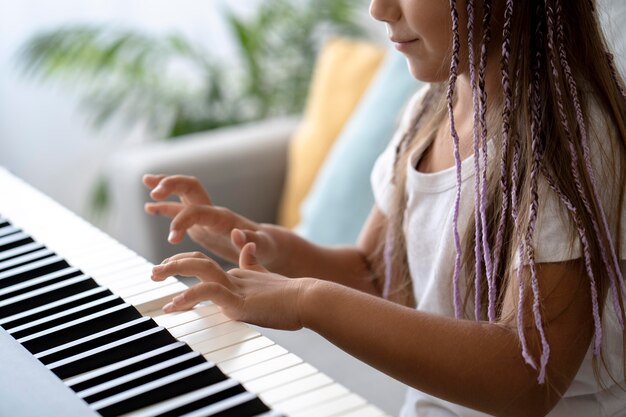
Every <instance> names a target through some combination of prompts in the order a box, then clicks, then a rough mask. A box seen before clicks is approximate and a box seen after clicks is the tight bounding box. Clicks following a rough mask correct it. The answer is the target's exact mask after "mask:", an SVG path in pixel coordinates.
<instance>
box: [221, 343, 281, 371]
mask: <svg viewBox="0 0 626 417" xmlns="http://www.w3.org/2000/svg"><path fill="white" fill-rule="evenodd" d="M286 353H288V352H287V349H285V348H283V347H282V346H278V345H272V346H269V347H266V348H264V349H261V350H257V351H256V352H252V353H248V354H246V355H243V356H240V357H238V358H234V359H231V360H228V361H225V362H222V363H221V364H220V369H221V370H222V371H223V372H224V373H226V374H231V373H233V372H236V371H239V370H240V369H245V368H247V367H249V366H253V365H257V364H259V363H261V362H265V361H268V360H270V359H274V358H276V357H278V356H281V355H284V354H286Z"/></svg>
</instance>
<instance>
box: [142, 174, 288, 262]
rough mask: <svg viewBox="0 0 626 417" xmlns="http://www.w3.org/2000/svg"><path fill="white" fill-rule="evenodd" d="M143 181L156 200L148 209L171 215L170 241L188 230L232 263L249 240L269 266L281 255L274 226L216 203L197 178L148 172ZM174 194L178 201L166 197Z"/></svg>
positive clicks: (190, 235)
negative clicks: (252, 219) (254, 220)
mask: <svg viewBox="0 0 626 417" xmlns="http://www.w3.org/2000/svg"><path fill="white" fill-rule="evenodd" d="M143 182H144V184H145V185H146V186H147V187H148V188H150V189H151V190H152V191H151V192H150V197H152V198H153V199H154V200H156V202H154V203H146V205H145V211H146V212H147V213H148V214H156V215H161V216H166V217H169V218H171V219H172V222H171V223H170V233H169V236H168V238H167V240H168V241H169V242H170V243H172V244H177V243H180V242H181V241H182V240H183V237H184V235H185V233H187V234H188V235H189V237H190V238H191V239H193V240H194V241H195V242H196V243H198V244H199V245H200V246H202V247H204V248H205V249H207V250H209V251H211V252H213V253H214V254H216V255H218V256H220V257H221V258H223V259H225V260H227V261H229V262H232V263H236V262H237V260H238V259H239V253H240V251H241V249H242V248H243V247H244V245H245V244H246V243H248V242H254V243H255V244H256V247H257V250H256V252H257V259H258V261H259V262H260V263H261V264H262V265H264V266H266V267H268V266H270V265H271V264H272V263H273V262H274V261H275V260H276V258H277V257H278V249H277V244H276V239H275V238H274V237H273V236H272V235H271V231H272V230H274V229H273V228H271V227H267V228H266V227H263V225H260V224H258V223H255V222H253V221H251V220H249V219H246V218H245V217H243V216H240V215H238V214H236V213H234V212H232V211H230V210H228V209H226V208H224V207H216V206H214V205H213V204H212V202H211V199H210V197H209V194H208V193H207V192H206V190H205V189H204V188H203V187H202V185H201V184H200V182H199V181H198V179H197V178H195V177H191V176H185V175H172V176H166V175H152V174H146V175H144V177H143ZM171 195H175V196H177V197H178V198H179V201H164V200H166V199H167V198H168V197H169V196H171Z"/></svg>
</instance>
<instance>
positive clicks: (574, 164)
mask: <svg viewBox="0 0 626 417" xmlns="http://www.w3.org/2000/svg"><path fill="white" fill-rule="evenodd" d="M546 11H547V13H546V14H547V25H548V51H549V54H550V67H551V70H552V75H553V77H554V88H555V93H556V94H555V95H556V101H557V108H558V112H559V117H560V120H561V126H562V127H563V131H564V132H565V135H566V137H567V142H568V148H569V152H570V156H571V161H570V164H571V171H572V176H573V178H574V184H575V186H576V190H577V191H578V194H579V196H580V198H581V199H582V203H583V205H584V206H585V209H586V211H587V213H588V214H589V216H590V218H591V221H592V224H593V229H594V232H595V234H596V236H600V231H599V227H598V223H597V222H596V220H595V216H593V213H592V210H591V205H590V204H589V200H588V199H587V193H586V192H585V190H584V189H583V186H582V182H581V178H580V170H579V168H578V162H579V159H578V154H577V153H576V148H575V146H574V142H573V139H572V137H573V136H572V132H571V130H570V128H569V123H568V120H567V115H566V113H565V107H564V104H563V93H562V91H561V87H560V83H559V72H558V70H557V64H556V52H555V48H554V10H553V8H552V6H551V5H550V4H548V1H547V0H546ZM584 238H585V239H586V235H585V237H584ZM581 241H582V238H581ZM585 248H586V249H585ZM583 249H584V250H589V245H586V246H585V245H583ZM584 255H585V257H588V256H589V254H588V253H585V254H584ZM605 266H606V267H607V269H608V268H610V267H609V265H608V260H606V259H605ZM588 273H589V271H588ZM589 278H590V279H592V280H593V275H589ZM609 278H610V285H611V292H612V298H613V306H614V308H615V311H616V312H618V311H620V307H619V299H618V297H619V295H618V290H617V285H616V282H615V275H614V274H610V273H609ZM594 291H595V288H594ZM592 301H593V306H594V309H595V308H596V307H597V305H596V304H597V302H598V300H597V299H596V298H594V299H593V300H592ZM617 316H618V321H619V323H620V325H621V326H622V327H623V325H624V324H623V320H622V316H621V314H618V315H617Z"/></svg>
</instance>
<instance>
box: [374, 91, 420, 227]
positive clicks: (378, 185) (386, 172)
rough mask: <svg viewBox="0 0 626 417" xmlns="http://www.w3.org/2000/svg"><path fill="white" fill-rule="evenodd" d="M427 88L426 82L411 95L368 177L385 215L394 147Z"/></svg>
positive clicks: (390, 187)
mask: <svg viewBox="0 0 626 417" xmlns="http://www.w3.org/2000/svg"><path fill="white" fill-rule="evenodd" d="M429 88H430V84H427V85H425V86H424V87H422V88H421V89H420V90H418V92H417V93H415V94H414V95H413V96H412V97H411V99H410V100H409V102H408V104H407V106H406V109H405V111H404V113H403V114H402V117H401V119H400V123H399V124H398V128H397V129H396V131H395V133H394V135H393V137H392V138H391V141H390V142H389V145H388V146H387V148H386V149H385V150H384V151H383V153H381V154H380V156H379V157H378V159H377V160H376V162H375V163H374V168H373V169H372V174H371V177H370V180H371V183H372V192H373V194H374V201H375V202H376V206H377V207H378V208H379V209H380V210H381V211H382V212H383V213H384V214H385V215H387V214H388V213H389V209H390V206H391V200H392V197H393V190H394V185H393V184H392V183H391V178H392V174H393V168H394V166H393V165H394V162H395V156H396V147H397V146H398V143H399V142H400V141H401V140H402V137H403V136H404V133H405V132H406V131H407V130H408V129H409V127H410V126H409V125H410V124H411V120H412V119H413V116H414V115H415V113H416V111H417V109H418V108H419V105H420V103H421V102H422V100H424V97H425V96H426V93H427V92H428V90H429Z"/></svg>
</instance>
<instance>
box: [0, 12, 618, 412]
mask: <svg viewBox="0 0 626 417" xmlns="http://www.w3.org/2000/svg"><path fill="white" fill-rule="evenodd" d="M368 3H369V1H367V0H263V1H261V0H246V1H235V0H209V1H204V2H199V1H195V0H194V1H191V0H178V1H176V2H171V1H165V0H106V1H105V0H92V1H89V2H85V1H71V0H52V1H51V0H21V1H14V2H10V1H8V0H0V166H3V167H5V168H7V169H9V170H10V171H12V172H13V173H14V174H16V175H17V176H18V177H20V178H22V179H24V180H26V181H27V182H28V183H30V184H32V185H34V186H35V187H36V188H38V189H40V190H41V191H43V192H44V193H46V194H48V195H50V196H51V197H52V198H53V199H54V200H56V201H58V202H60V203H61V204H63V205H65V206H66V207H68V208H69V209H71V210H72V211H74V212H76V213H78V214H79V215H81V216H83V217H85V218H87V219H88V220H90V221H92V222H94V223H96V224H97V225H98V226H99V227H101V228H102V229H104V230H105V231H107V232H109V233H110V234H112V235H113V236H114V237H116V238H118V239H119V240H120V241H122V243H124V244H126V245H128V246H129V247H130V248H131V249H134V250H135V251H137V252H138V253H139V254H141V255H142V256H144V257H146V258H147V259H148V260H150V261H152V262H157V261H160V260H161V259H163V257H165V256H169V254H170V253H173V252H176V251H183V250H189V249H193V248H194V247H193V245H192V244H191V243H190V242H186V243H185V245H182V246H180V247H176V248H171V247H170V246H169V245H167V243H166V242H165V236H166V235H167V223H168V222H167V221H166V220H163V219H161V220H159V219H148V218H147V216H145V215H144V214H143V209H142V206H143V202H144V201H146V200H147V199H148V196H147V192H146V190H145V189H144V188H143V186H142V185H141V183H140V175H141V174H142V173H144V172H155V171H156V172H163V173H188V174H191V175H196V176H198V177H199V178H201V180H202V181H203V183H204V184H205V185H206V186H207V188H208V189H209V192H210V193H211V195H212V197H213V198H214V201H215V202H216V203H218V204H220V205H224V206H227V207H230V208H232V209H234V210H236V211H238V212H240V213H242V214H244V215H247V216H249V217H251V218H253V219H254V220H257V221H268V222H274V221H277V220H278V221H281V222H282V223H283V224H285V225H289V226H290V227H293V226H296V225H297V229H296V230H298V231H299V232H300V233H302V234H303V235H305V236H307V237H309V238H310V239H312V240H314V241H316V242H318V243H327V244H329V243H330V244H349V243H353V242H354V240H355V238H356V236H357V233H358V230H359V229H360V226H361V224H362V221H363V219H364V218H365V216H366V215H367V212H368V211H369V207H371V204H372V201H373V197H372V196H371V193H370V190H369V187H370V186H369V176H368V173H369V170H370V169H371V165H372V164H373V162H374V160H375V158H376V156H377V154H378V153H379V152H380V151H381V150H382V149H384V147H385V146H386V144H387V143H388V140H389V139H390V138H391V136H392V134H393V131H394V129H395V127H396V125H397V114H398V113H399V112H401V110H402V108H403V106H404V105H405V103H406V101H407V100H408V98H409V97H410V96H411V94H412V93H413V92H414V91H416V90H417V89H418V88H419V83H416V82H415V80H412V79H411V78H410V76H409V75H408V71H406V64H405V63H404V60H403V58H402V57H401V56H400V55H399V54H396V53H395V52H394V51H390V50H389V48H388V45H387V44H388V42H386V41H387V39H386V34H385V31H384V27H383V26H382V25H380V24H377V23H375V22H373V21H372V19H371V18H370V17H369V15H368V11H367V9H368ZM600 15H601V17H602V19H603V25H604V28H605V30H606V32H607V34H608V35H609V38H610V40H611V44H612V46H613V48H614V51H615V52H616V57H617V60H616V61H617V63H618V66H619V67H620V68H621V70H622V73H623V72H624V69H625V67H626V59H625V57H624V51H625V49H624V47H625V46H626V41H625V40H624V33H625V32H624V30H623V25H624V24H625V23H626V2H624V1H623V0H601V1H600ZM333 39H335V40H336V39H342V40H343V41H342V42H343V43H337V42H335V43H332V42H331V40H333ZM314 128H315V129H314ZM316 129H317V130H316ZM305 142H306V145H307V146H306V147H304V146H301V145H302V144H303V143H305ZM294 143H295V144H297V147H296V146H293V145H294ZM320 143H321V145H320ZM290 144H291V145H290ZM309 145H314V146H313V147H312V148H311V147H310V146H309ZM290 146H291V148H290ZM320 147H321V148H320ZM295 148H297V149H295ZM294 149H295V150H294ZM365 151H367V152H368V153H367V155H364V154H362V153H363V152H365ZM298 152H300V155H296V154H297V153H298ZM312 160H315V162H314V163H313V162H312ZM357 161H365V162H364V163H363V164H361V165H356V166H354V165H355V164H356V163H357ZM348 166H349V167H350V169H351V171H350V172H347V171H346V169H347V168H348ZM304 168H306V169H308V170H309V171H310V172H308V173H307V174H306V175H304V174H302V175H301V174H300V173H298V175H296V176H295V177H297V178H295V179H294V178H292V176H293V171H297V170H298V169H304ZM303 175H304V176H307V175H308V176H309V177H310V178H309V179H308V180H307V181H305V184H304V185H303V183H302V182H301V181H300V180H299V178H300V179H301V177H302V176H303ZM299 181H300V182H299ZM357 182H358V184H357ZM290 188H291V191H293V192H295V191H294V190H296V191H302V190H304V191H302V192H305V191H306V192H305V194H307V193H308V194H309V195H308V196H307V199H306V200H305V199H304V197H305V196H299V197H298V199H296V200H297V201H296V202H295V203H294V202H292V201H286V200H291V199H292V197H293V196H289V195H288V196H287V197H285V194H289V192H288V191H290ZM285 190H286V191H285ZM329 191H330V192H331V193H330V194H329ZM356 192H358V195H355V194H354V193H356ZM0 198H11V196H6V195H0ZM290 206H292V207H291V208H290ZM301 206H302V208H301ZM293 207H296V208H295V211H296V213H295V215H293V216H291V217H290V216H289V215H288V211H289V210H291V211H293V210H294V209H293ZM294 216H295V217H294ZM329 220H330V221H329ZM262 332H263V333H265V334H267V335H269V337H270V338H271V339H273V340H275V341H276V342H278V343H279V344H281V345H283V346H285V347H286V348H287V349H289V350H290V351H292V352H294V353H296V354H297V355H299V356H301V357H302V358H303V359H304V360H306V361H307V362H309V363H311V364H313V365H314V366H316V367H318V368H319V369H320V370H321V371H323V372H325V373H327V374H328V375H329V376H330V377H331V378H333V379H334V380H336V381H338V382H340V383H342V384H344V385H345V386H347V387H348V388H349V389H351V390H353V391H354V392H356V393H357V394H360V395H362V396H363V397H364V398H366V399H367V400H369V401H371V402H372V403H374V404H375V405H377V406H379V407H381V408H382V409H383V410H385V411H386V412H388V413H390V414H392V415H394V414H397V412H398V410H399V408H400V405H401V403H402V397H403V395H404V387H403V386H402V384H400V383H398V382H396V381H393V380H391V379H390V378H388V377H386V376H385V375H383V374H381V373H379V372H377V371H375V370H373V369H372V368H370V367H368V366H367V365H363V364H362V363H360V362H359V361H357V360H355V359H354V358H352V357H350V356H349V355H346V354H345V353H343V352H341V351H340V350H338V349H336V348H334V346H332V345H330V344H329V343H328V342H326V341H325V340H324V339H322V338H320V337H319V336H317V335H316V334H314V333H312V332H309V331H306V330H303V331H300V332H297V333H287V332H274V331H269V330H262Z"/></svg>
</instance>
